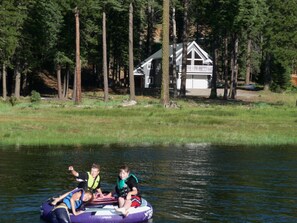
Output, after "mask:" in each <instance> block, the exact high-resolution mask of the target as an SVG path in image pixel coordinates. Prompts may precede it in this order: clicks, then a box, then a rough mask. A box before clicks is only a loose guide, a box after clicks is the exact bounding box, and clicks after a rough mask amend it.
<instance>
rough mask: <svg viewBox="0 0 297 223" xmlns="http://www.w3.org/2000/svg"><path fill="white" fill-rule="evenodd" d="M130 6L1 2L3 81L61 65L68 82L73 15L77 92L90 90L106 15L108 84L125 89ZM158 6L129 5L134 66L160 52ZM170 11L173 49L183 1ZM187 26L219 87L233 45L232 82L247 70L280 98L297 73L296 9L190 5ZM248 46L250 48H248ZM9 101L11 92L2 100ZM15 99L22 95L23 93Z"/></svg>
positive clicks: (65, 0)
mask: <svg viewBox="0 0 297 223" xmlns="http://www.w3.org/2000/svg"><path fill="white" fill-rule="evenodd" d="M129 3H130V1H127V0H104V1H101V0H38V1H37V0H1V1H0V64H1V69H4V68H5V69H6V68H7V66H9V68H10V69H8V70H7V71H8V76H12V75H13V72H14V69H16V68H17V69H19V71H20V72H21V73H22V75H28V77H29V78H30V77H33V76H35V75H36V74H38V73H39V72H40V71H42V70H47V71H49V72H50V73H52V74H53V75H54V73H55V71H54V70H55V69H56V66H57V65H59V66H61V68H62V73H63V72H64V73H65V70H66V69H70V71H71V73H72V74H73V73H74V64H75V19H74V12H73V10H74V8H75V7H77V8H78V9H79V11H80V22H81V26H80V28H81V61H82V67H83V68H84V69H83V71H82V72H83V74H82V78H83V79H84V80H85V81H83V84H84V83H92V84H93V86H95V87H98V86H102V84H103V83H102V80H103V79H102V73H103V72H102V67H103V64H102V13H103V11H104V12H105V13H106V18H107V20H106V25H107V57H108V60H107V62H108V74H109V79H110V80H109V81H110V83H113V84H114V85H118V86H125V87H128V82H129V81H128V80H129V77H128V75H129V74H128V73H129V72H128V65H129V64H128V61H129V60H128V52H129V49H128V33H129V27H128V19H129ZM162 3H163V1H161V0H135V1H133V6H134V15H133V16H134V24H133V26H134V35H133V36H134V39H133V40H134V49H133V51H134V64H135V65H137V64H139V63H140V62H141V61H142V60H143V59H145V58H147V57H148V56H150V55H151V54H152V53H154V52H156V50H158V49H160V44H162V41H163V39H162V35H160V33H161V30H160V27H161V24H162ZM170 4H171V6H174V7H175V9H176V24H177V41H178V42H181V41H182V33H183V30H184V27H183V7H182V1H177V0H174V1H171V2H170ZM188 18H189V19H188V21H189V31H188V39H189V41H191V40H196V41H197V42H198V43H199V44H200V45H202V47H203V48H204V49H206V51H208V52H209V53H210V54H212V57H214V52H215V50H217V53H218V55H217V56H218V58H217V63H216V64H215V66H216V69H215V70H217V74H218V75H217V81H220V80H222V79H223V73H224V72H225V73H226V75H227V81H228V78H229V80H230V71H231V70H232V69H233V68H232V66H231V64H230V62H228V63H226V62H225V63H224V61H230V58H232V53H233V52H234V47H235V45H234V39H235V37H236V38H238V41H239V54H238V71H239V77H238V78H240V79H241V78H244V77H245V75H246V73H248V71H247V69H250V75H251V81H253V82H259V83H260V84H266V83H268V85H269V86H270V87H272V88H273V89H280V90H284V89H286V88H288V87H289V86H290V81H289V80H290V74H291V73H294V72H296V67H297V30H296V28H295V27H297V1H295V0H287V1H285V2H284V1H282V0H271V1H266V0H218V1H211V0H193V1H189V12H188ZM170 33H172V31H171V27H170ZM248 43H251V45H250V48H248V47H247V46H248ZM170 44H172V42H170ZM225 51H226V52H225ZM86 74H88V75H86ZM89 74H91V75H89ZM92 75H93V76H92ZM94 76H95V77H94ZM267 80H268V82H267ZM9 81H10V83H7V85H13V84H12V83H11V82H12V81H13V78H10V79H9ZM30 83H31V82H28V83H26V85H28V86H29V91H27V93H28V92H30V91H31V90H34V89H33V88H34V87H35V86H33V85H30ZM23 85H24V84H23ZM0 86H1V87H0V88H3V87H2V85H0ZM12 93H13V91H12V90H10V91H9V92H8V94H10V95H11V94H12ZM21 94H23V95H24V94H25V90H24V88H22V92H21Z"/></svg>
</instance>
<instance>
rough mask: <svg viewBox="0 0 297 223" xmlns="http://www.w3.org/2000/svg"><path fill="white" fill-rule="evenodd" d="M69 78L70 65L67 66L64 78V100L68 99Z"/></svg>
mask: <svg viewBox="0 0 297 223" xmlns="http://www.w3.org/2000/svg"><path fill="white" fill-rule="evenodd" d="M69 77H70V70H69V65H68V64H67V66H66V75H65V76H64V85H63V89H64V90H63V92H64V95H63V97H64V98H66V99H67V98H68V93H69Z"/></svg>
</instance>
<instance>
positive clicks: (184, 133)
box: [0, 92, 297, 145]
mask: <svg viewBox="0 0 297 223" xmlns="http://www.w3.org/2000/svg"><path fill="white" fill-rule="evenodd" d="M111 97H112V99H111V100H110V102H108V103H104V102H103V101H102V95H100V93H98V94H97V93H92V94H91V95H84V99H83V103H82V104H81V105H80V106H75V105H74V104H73V102H72V101H63V102H61V101H58V100H54V99H44V100H42V101H41V102H40V103H38V104H33V103H31V102H30V101H29V99H22V100H21V101H20V102H18V103H17V104H16V105H14V106H12V105H11V104H9V103H7V102H0V143H1V144H2V145H87V144H128V145H137V144H141V145H142V144H188V143H213V144H231V145H297V127H296V126H297V107H296V97H297V96H296V94H271V93H264V92H262V93H261V94H259V95H257V96H256V97H255V98H253V99H249V100H238V101H227V102H226V101H223V100H208V99H206V98H202V97H189V98H187V99H185V100H175V102H176V103H177V105H178V106H179V108H170V109H166V108H163V107H162V106H161V105H160V103H159V99H156V98H153V97H137V102H138V104H137V105H135V106H129V107H123V106H122V102H123V100H124V99H127V98H128V96H123V95H121V96H118V95H111Z"/></svg>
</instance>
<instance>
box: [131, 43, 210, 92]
mask: <svg viewBox="0 0 297 223" xmlns="http://www.w3.org/2000/svg"><path fill="white" fill-rule="evenodd" d="M182 48H183V44H177V45H176V67H177V76H178V78H177V89H180V83H181V68H182V66H181V64H182ZM172 52H173V49H172V45H171V46H170V83H172V77H173V76H172V57H173V54H172ZM161 66H162V49H161V50H159V51H157V52H156V53H154V54H153V55H151V56H150V57H148V58H147V59H146V60H144V61H143V62H142V63H141V64H140V65H139V66H138V67H137V68H136V69H135V70H134V77H135V80H136V82H138V83H139V82H140V81H139V80H141V85H142V87H144V88H158V87H161V83H162V69H161ZM211 77H212V60H211V59H210V56H209V55H208V53H206V52H205V51H204V50H203V49H202V48H201V47H200V46H199V45H198V44H197V43H196V42H195V41H193V42H190V43H188V48H187V79H186V89H205V88H208V87H209V85H210V80H211Z"/></svg>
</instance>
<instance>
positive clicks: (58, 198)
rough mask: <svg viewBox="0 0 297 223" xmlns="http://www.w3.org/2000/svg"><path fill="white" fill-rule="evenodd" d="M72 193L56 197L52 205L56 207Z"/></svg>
mask: <svg viewBox="0 0 297 223" xmlns="http://www.w3.org/2000/svg"><path fill="white" fill-rule="evenodd" d="M69 193H70V192H67V193H65V194H63V195H61V196H59V197H56V198H54V200H53V201H52V202H51V204H52V205H56V204H57V203H59V202H60V201H62V200H63V199H64V198H65V197H67V195H68V194H69Z"/></svg>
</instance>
